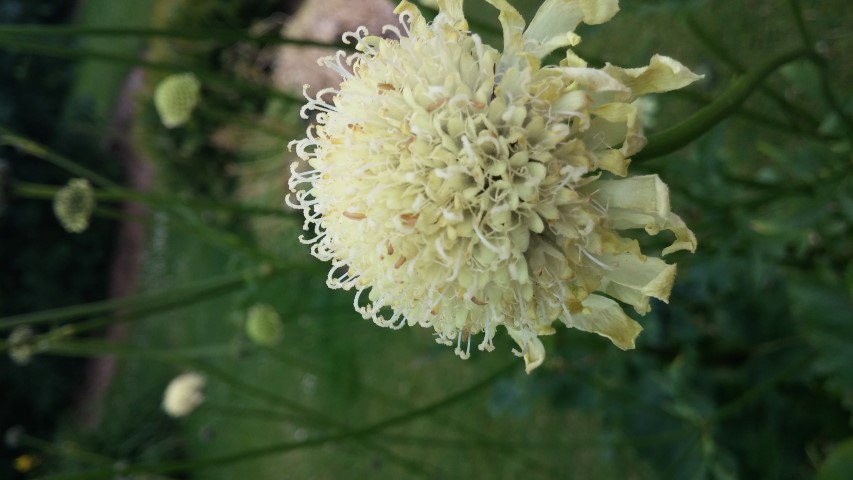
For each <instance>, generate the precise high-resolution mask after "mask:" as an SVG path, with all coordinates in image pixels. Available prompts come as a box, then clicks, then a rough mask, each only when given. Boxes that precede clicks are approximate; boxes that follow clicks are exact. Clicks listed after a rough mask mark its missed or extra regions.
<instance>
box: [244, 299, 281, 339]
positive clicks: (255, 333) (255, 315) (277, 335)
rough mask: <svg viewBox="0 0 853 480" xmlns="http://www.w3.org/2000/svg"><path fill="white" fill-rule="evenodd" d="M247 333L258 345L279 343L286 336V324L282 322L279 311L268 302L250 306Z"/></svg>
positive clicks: (247, 317)
mask: <svg viewBox="0 0 853 480" xmlns="http://www.w3.org/2000/svg"><path fill="white" fill-rule="evenodd" d="M246 335H247V336H248V337H249V339H250V340H251V341H253V342H255V343H257V344H258V345H263V346H266V347H272V346H275V345H278V344H279V343H280V342H281V338H282V337H283V336H284V324H282V323H281V317H280V316H279V314H278V311H276V309H275V308H273V307H271V306H270V305H266V304H258V305H255V306H253V307H252V308H250V309H249V313H248V314H247V316H246Z"/></svg>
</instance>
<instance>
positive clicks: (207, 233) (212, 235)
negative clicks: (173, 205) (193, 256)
mask: <svg viewBox="0 0 853 480" xmlns="http://www.w3.org/2000/svg"><path fill="white" fill-rule="evenodd" d="M94 214H95V215H97V216H99V217H104V218H109V219H113V220H118V221H125V220H131V221H135V222H139V223H141V224H144V225H155V224H156V221H155V220H154V219H152V218H151V217H150V216H148V215H137V214H130V213H127V212H124V211H121V210H115V209H110V208H106V207H97V208H95V211H94ZM192 219H193V220H195V221H194V222H189V221H187V220H186V219H180V218H176V217H175V216H171V217H169V218H168V219H167V222H168V224H169V227H170V228H172V229H174V230H176V231H179V232H182V233H186V234H188V235H191V236H194V237H197V238H200V239H202V240H204V241H206V242H207V243H208V244H210V245H213V246H217V247H222V248H224V249H225V250H226V251H232V252H239V253H242V254H243V255H245V256H246V257H247V258H251V259H252V260H256V261H259V262H267V263H270V264H273V265H277V264H279V263H280V262H281V258H279V257H276V256H275V255H273V254H271V253H269V252H267V251H265V250H262V249H260V248H257V247H256V246H255V245H253V244H251V243H249V242H247V241H245V240H243V238H241V237H240V235H237V234H236V233H232V232H228V231H225V230H221V229H217V228H214V227H211V226H209V225H207V224H206V223H204V222H202V221H201V220H200V219H199V218H197V217H195V216H193V217H192Z"/></svg>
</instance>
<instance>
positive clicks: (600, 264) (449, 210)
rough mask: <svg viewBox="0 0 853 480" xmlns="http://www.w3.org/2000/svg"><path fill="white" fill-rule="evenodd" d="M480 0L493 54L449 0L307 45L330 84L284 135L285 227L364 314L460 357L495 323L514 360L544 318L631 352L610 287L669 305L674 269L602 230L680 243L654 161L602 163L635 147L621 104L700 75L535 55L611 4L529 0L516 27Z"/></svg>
mask: <svg viewBox="0 0 853 480" xmlns="http://www.w3.org/2000/svg"><path fill="white" fill-rule="evenodd" d="M488 2H489V3H490V4H492V5H494V6H495V7H497V9H498V10H499V12H500V17H499V18H500V21H501V24H502V26H503V34H504V45H503V51H499V50H497V49H495V48H492V47H491V46H489V45H486V44H484V43H483V42H482V40H481V39H480V37H479V36H477V35H476V34H473V33H471V32H470V31H469V30H468V25H467V22H466V20H465V18H464V17H463V14H462V1H461V0H440V1H439V2H438V3H439V9H440V13H439V15H438V16H437V17H436V18H435V20H434V21H433V22H432V23H427V21H426V20H425V19H424V18H423V17H422V16H421V14H420V12H419V11H418V9H417V8H416V7H414V6H413V5H412V4H411V3H409V2H406V1H403V2H402V3H401V4H400V5H399V6H398V7H397V10H396V11H397V12H398V13H399V14H400V15H401V20H402V22H403V23H404V29H403V31H402V32H401V31H398V29H397V28H396V27H393V26H387V27H386V28H385V30H386V32H392V33H394V34H395V35H396V36H397V38H393V39H386V38H380V37H376V36H368V35H367V32H366V31H365V29H360V30H358V31H356V32H354V33H350V34H347V35H345V36H344V39H345V40H347V39H354V40H355V41H356V42H357V49H358V53H355V54H352V55H350V56H346V55H345V54H344V53H343V52H339V53H338V54H337V55H336V56H334V57H329V58H326V59H324V60H322V61H323V62H324V63H325V64H326V65H328V66H329V68H332V69H334V70H336V71H337V72H338V73H339V74H340V75H341V76H342V77H343V80H342V83H341V85H340V87H339V88H338V89H327V90H324V91H321V92H319V93H318V95H317V97H316V98H315V99H309V102H308V104H307V105H306V106H305V107H304V110H303V114H304V115H305V116H307V113H308V112H311V111H314V112H316V124H315V125H313V126H312V127H310V128H309V129H308V137H307V138H305V139H303V140H300V141H298V142H295V147H296V151H297V153H298V154H299V156H300V157H301V158H302V159H304V160H306V161H307V163H308V165H309V166H310V167H309V168H307V169H306V168H304V167H299V166H298V165H294V168H293V175H292V177H291V180H290V187H291V189H292V190H293V191H294V192H295V193H294V194H293V196H292V198H290V203H291V204H292V206H294V207H295V208H299V209H302V210H303V211H304V214H305V219H306V221H305V225H304V228H305V229H306V230H310V231H311V232H312V235H310V238H307V239H306V238H303V241H304V242H305V243H310V244H312V246H311V253H312V254H313V255H314V256H316V257H317V258H319V259H321V260H326V261H329V262H331V264H332V267H331V271H330V272H329V275H328V285H329V286H330V287H331V288H342V289H345V290H350V289H354V290H356V295H355V302H354V303H355V308H356V310H358V311H359V312H360V313H361V314H362V315H363V316H364V317H365V318H369V319H372V320H373V321H374V322H375V323H377V324H378V325H381V326H386V327H391V328H400V327H402V326H404V325H421V326H423V327H430V328H433V329H435V332H436V335H437V339H438V341H439V342H440V343H444V344H447V345H454V344H455V346H456V353H457V354H458V355H460V356H461V357H463V358H467V357H468V355H469V353H470V347H471V339H472V338H474V337H475V336H479V335H480V334H482V337H481V340H478V341H479V349H480V350H492V348H493V344H492V340H493V337H494V336H495V333H496V331H497V329H498V327H500V326H503V327H504V328H506V330H507V331H508V332H509V334H510V335H511V336H512V338H513V339H514V340H515V341H516V342H517V343H518V345H519V347H520V348H519V350H517V351H516V352H515V353H516V354H517V355H519V356H523V357H524V359H525V362H526V365H527V370H528V371H530V370H532V369H533V368H535V367H537V366H538V365H540V364H541V363H542V361H543V360H544V357H545V353H544V352H545V349H544V346H543V345H542V343H541V341H540V339H539V336H540V335H547V334H551V333H553V332H554V328H553V326H552V323H553V322H554V321H555V320H560V321H562V322H563V323H564V324H565V325H566V326H568V327H573V328H577V329H580V330H586V331H590V332H595V333H598V334H600V335H603V336H605V337H608V338H609V339H611V340H612V341H613V343H615V344H616V345H617V346H618V347H620V348H623V349H629V348H633V346H634V339H635V338H636V336H637V334H638V333H639V332H640V330H641V328H640V326H639V325H638V324H637V323H636V322H635V321H634V320H632V319H631V318H629V317H628V316H627V315H626V314H625V313H624V312H623V311H622V307H621V306H620V304H619V303H617V301H621V302H623V303H626V304H628V305H631V306H633V307H634V309H635V310H636V311H637V312H639V313H641V314H643V313H646V312H648V311H649V299H650V298H652V297H653V298H658V299H661V300H663V301H667V299H668V297H669V293H670V289H671V288H672V282H673V278H674V276H675V266H674V265H671V264H667V263H665V262H664V261H662V260H661V259H659V258H656V257H651V256H646V255H644V254H643V253H641V252H640V248H639V245H638V243H637V242H636V241H635V240H631V239H629V238H625V237H622V236H620V232H621V231H623V230H629V229H645V231H646V232H647V233H649V234H656V233H658V232H659V231H660V230H670V231H672V232H673V233H675V237H676V240H675V242H674V243H673V244H672V245H670V246H669V247H667V248H665V249H664V251H663V253H664V254H667V253H670V252H674V251H676V250H690V251H693V250H694V249H695V247H696V239H695V237H694V236H693V233H692V232H691V231H690V230H689V229H688V228H687V227H686V226H685V224H684V222H683V221H682V220H681V218H679V217H678V216H677V215H675V214H673V213H672V212H671V211H670V206H669V195H668V190H667V187H666V185H665V184H664V183H663V182H661V180H660V179H659V178H658V177H657V176H655V175H649V176H642V177H633V178H619V177H624V176H625V175H626V174H627V168H628V163H629V160H628V159H629V158H630V157H631V155H633V154H634V153H636V152H637V151H639V150H640V149H641V148H642V147H643V145H644V143H645V137H644V136H643V133H642V129H641V125H640V123H639V121H638V112H637V107H636V106H635V105H634V103H633V102H634V101H635V100H636V99H637V98H639V97H640V96H641V95H645V94H647V93H652V92H662V91H666V90H672V89H676V88H680V87H683V86H685V85H687V84H689V83H691V82H693V81H695V80H696V79H697V78H698V77H697V76H696V75H695V74H693V73H692V72H690V71H689V70H688V69H687V68H685V67H684V66H682V65H681V64H680V63H678V62H676V61H675V60H672V59H670V58H667V57H663V56H657V55H656V56H654V57H653V58H652V60H651V64H650V65H649V66H647V67H643V68H635V69H622V68H619V67H615V66H613V65H609V64H608V65H607V66H606V67H604V68H601V69H595V68H589V67H588V66H587V65H586V62H584V61H583V60H582V59H580V58H579V57H577V56H576V55H575V54H574V53H572V51H571V50H569V51H567V52H566V57H565V59H563V60H562V61H561V62H560V64H559V65H555V66H542V64H541V59H542V58H543V57H544V56H546V55H548V54H549V53H551V52H552V51H554V50H555V49H558V48H563V47H567V46H571V45H575V44H577V43H578V42H579V41H580V39H579V37H578V36H577V35H576V34H575V33H574V30H575V27H577V25H578V24H580V23H582V22H583V23H588V24H598V23H602V22H605V21H607V20H609V19H610V18H611V17H612V16H613V15H614V14H615V13H616V11H617V10H618V5H617V1H616V0H600V1H585V0H546V1H545V2H544V3H543V5H542V7H541V8H540V10H539V11H538V12H537V14H536V16H535V17H534V19H533V20H532V22H531V23H530V25H529V26H527V27H526V28H525V23H524V20H523V19H522V17H521V15H519V13H518V12H517V11H516V10H515V9H514V8H513V7H512V6H510V5H509V4H508V3H507V2H506V1H504V0H488ZM301 186H303V187H301ZM300 188H301V189H300ZM605 295H606V296H605Z"/></svg>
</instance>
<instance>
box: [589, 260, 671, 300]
mask: <svg viewBox="0 0 853 480" xmlns="http://www.w3.org/2000/svg"><path fill="white" fill-rule="evenodd" d="M599 260H600V261H601V262H602V263H604V264H605V265H607V266H608V269H606V270H604V271H602V272H601V274H602V282H607V281H609V282H613V283H618V284H619V285H622V286H624V287H628V288H632V289H634V290H637V291H639V292H640V293H641V294H643V295H646V296H649V297H654V298H657V299H659V300H663V301H664V302H668V301H669V293H670V291H671V290H672V284H673V282H674V281H675V265H670V264H668V263H666V262H664V261H663V260H661V259H659V258H656V257H643V258H640V257H637V256H636V255H633V254H630V253H623V254H619V255H611V254H605V255H601V256H600V257H599Z"/></svg>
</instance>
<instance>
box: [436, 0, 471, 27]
mask: <svg viewBox="0 0 853 480" xmlns="http://www.w3.org/2000/svg"><path fill="white" fill-rule="evenodd" d="M438 11H439V12H440V13H439V15H441V16H442V18H446V19H447V20H446V21H447V22H449V23H450V24H451V25H453V26H454V27H456V29H457V30H462V31H465V30H468V22H467V21H466V20H465V15H464V14H463V13H462V0H438Z"/></svg>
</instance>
